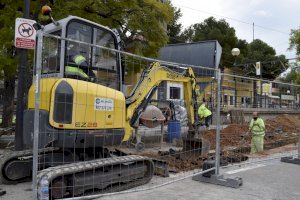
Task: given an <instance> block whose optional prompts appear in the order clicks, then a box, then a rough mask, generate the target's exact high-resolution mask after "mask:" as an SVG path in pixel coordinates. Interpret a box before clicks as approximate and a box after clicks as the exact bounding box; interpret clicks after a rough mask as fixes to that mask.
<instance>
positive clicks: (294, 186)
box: [99, 160, 300, 200]
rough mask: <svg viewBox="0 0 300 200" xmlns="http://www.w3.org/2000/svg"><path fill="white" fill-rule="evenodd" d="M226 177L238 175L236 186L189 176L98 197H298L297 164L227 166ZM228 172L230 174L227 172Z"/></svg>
mask: <svg viewBox="0 0 300 200" xmlns="http://www.w3.org/2000/svg"><path fill="white" fill-rule="evenodd" d="M224 172H225V175H227V177H236V176H238V177H242V178H243V181H244V184H243V186H242V187H241V188H239V189H233V188H227V187H222V186H216V185H211V184H204V183H200V182H196V181H193V180H191V179H190V178H189V179H186V180H184V181H180V182H177V183H174V184H171V185H167V186H164V187H161V188H157V189H154V190H149V191H144V192H136V193H131V194H122V195H114V196H108V197H102V198H99V199H101V200H121V199H130V200H155V199H160V200H161V199H164V200H185V199H186V200H199V199H201V200H202V199H203V200H220V199H222V200H256V199H257V200H261V199H264V200H299V199H300V166H298V165H293V164H286V163H281V162H279V161H278V160H277V161H268V162H266V163H260V164H249V165H246V166H243V167H241V168H239V167H237V168H235V169H233V168H228V169H226V170H225V171H224ZM229 174H230V175H229Z"/></svg>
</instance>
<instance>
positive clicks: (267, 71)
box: [241, 39, 287, 79]
mask: <svg viewBox="0 0 300 200" xmlns="http://www.w3.org/2000/svg"><path fill="white" fill-rule="evenodd" d="M258 61H259V62H261V66H262V77H263V78H267V79H275V78H276V77H277V76H278V75H280V74H281V73H282V72H284V71H285V70H286V66H285V65H286V64H287V60H286V58H285V56H284V55H279V56H276V51H275V49H274V48H273V47H271V46H269V45H268V44H267V43H265V42H263V41H262V40H259V39H256V40H254V41H253V42H251V43H250V44H248V49H247V54H246V56H245V57H244V58H243V59H242V60H241V63H251V64H250V65H249V67H248V68H246V70H247V71H249V72H250V73H249V74H250V75H255V68H254V67H253V66H251V65H253V64H254V63H255V62H258Z"/></svg>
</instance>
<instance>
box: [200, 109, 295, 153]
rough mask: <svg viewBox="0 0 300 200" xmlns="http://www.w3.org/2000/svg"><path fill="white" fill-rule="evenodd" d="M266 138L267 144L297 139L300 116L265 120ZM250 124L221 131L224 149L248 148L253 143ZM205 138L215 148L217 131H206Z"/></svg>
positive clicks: (281, 116)
mask: <svg viewBox="0 0 300 200" xmlns="http://www.w3.org/2000/svg"><path fill="white" fill-rule="evenodd" d="M265 126H266V136H265V143H274V142H278V141H284V140H287V139H288V138H290V137H295V133H300V116H296V115H286V114H285V115H280V116H277V117H275V118H273V119H268V120H265ZM248 129H249V125H248V124H230V125H228V126H227V127H226V128H224V129H223V130H221V146H222V147H228V146H231V147H239V146H247V145H250V143H251V134H249V135H247V133H248ZM203 136H204V138H206V139H208V140H209V141H210V143H211V149H214V148H215V143H216V132H215V130H209V131H206V132H205V133H204V134H203Z"/></svg>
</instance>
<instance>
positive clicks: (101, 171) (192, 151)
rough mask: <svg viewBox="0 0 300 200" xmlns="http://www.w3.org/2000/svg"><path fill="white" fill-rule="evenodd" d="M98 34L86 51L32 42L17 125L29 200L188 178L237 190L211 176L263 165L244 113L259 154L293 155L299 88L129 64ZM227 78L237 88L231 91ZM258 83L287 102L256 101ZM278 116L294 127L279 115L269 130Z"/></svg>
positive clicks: (51, 41) (160, 64)
mask: <svg viewBox="0 0 300 200" xmlns="http://www.w3.org/2000/svg"><path fill="white" fill-rule="evenodd" d="M99 34H100V35H99V37H98V36H97V37H96V38H95V40H96V41H97V42H96V43H95V44H89V43H87V42H85V41H87V40H88V39H87V38H85V37H88V36H87V35H82V36H78V34H77V35H76V34H75V35H71V36H70V37H68V39H67V38H63V37H60V36H58V35H53V34H52V35H50V34H46V33H43V32H41V31H39V33H38V43H37V46H38V47H37V51H36V72H35V73H36V74H35V81H34V83H35V84H34V85H33V86H32V88H31V90H30V94H29V109H28V110H26V111H25V116H24V119H25V122H26V123H25V124H24V128H26V129H27V131H26V132H27V133H28V134H30V137H29V136H28V137H27V141H26V142H25V143H26V145H27V148H28V149H30V148H33V172H32V174H33V179H32V180H33V197H34V198H35V199H36V198H39V199H49V198H50V199H63V198H71V199H89V198H96V197H101V196H104V195H112V194H116V193H128V192H137V191H143V190H150V189H154V188H157V187H161V186H164V185H167V184H171V183H173V182H176V181H181V180H183V179H186V178H190V177H193V179H194V180H197V181H203V182H211V183H217V184H223V185H226V186H231V187H239V186H241V184H242V180H241V179H238V178H237V179H224V178H223V177H222V176H221V172H220V168H221V167H222V166H226V165H230V164H235V163H240V162H245V161H247V162H249V161H251V162H252V161H253V162H254V161H255V159H254V158H255V156H264V155H265V154H264V152H265V151H263V152H262V153H259V154H258V153H256V152H255V154H250V151H251V140H253V133H252V131H251V130H249V121H250V120H251V119H252V112H253V111H257V112H258V115H259V117H261V118H262V119H263V120H264V122H265V129H264V132H265V134H264V136H263V138H264V145H263V147H264V150H268V149H274V148H276V147H281V146H284V147H283V148H286V149H283V150H284V151H287V150H289V151H290V150H293V149H294V148H295V149H296V146H295V145H293V144H294V143H295V142H297V141H298V137H297V133H299V128H300V127H297V126H298V125H299V124H300V123H299V121H297V120H299V112H300V111H299V110H298V109H299V93H300V92H299V89H300V87H299V85H294V84H287V83H280V82H272V81H269V82H268V81H267V80H262V79H256V78H249V77H245V76H242V75H239V76H233V75H229V74H225V73H222V72H221V70H220V69H215V68H204V67H201V66H190V65H185V64H180V63H172V62H167V61H161V60H157V59H151V58H146V57H142V56H138V55H134V54H131V53H128V52H124V51H120V50H119V49H116V48H115V43H114V42H113V39H112V38H111V39H110V38H109V37H111V36H109V35H101V34H103V33H99ZM89 37H92V36H91V35H90V36H89ZM70 38H73V39H70ZM83 38H85V39H83ZM104 39H105V40H104ZM90 40H91V38H90ZM63 47H67V48H66V49H67V50H66V51H64V52H63V53H61V51H62V49H63ZM228 77H230V78H233V80H235V81H238V80H239V79H241V80H243V81H239V82H238V83H235V84H236V87H235V88H234V89H232V87H231V86H226V85H225V84H229V83H230V80H227V79H228ZM240 82H241V85H243V84H246V85H247V84H250V85H252V86H253V87H255V88H254V89H253V87H252V89H251V87H248V86H247V87H238V84H240ZM258 82H260V83H261V84H262V83H263V84H271V85H274V84H276V85H277V86H278V87H279V88H285V89H288V90H289V91H290V92H288V90H286V94H283V93H281V94H280V97H279V100H278V98H277V97H274V95H273V90H272V89H271V92H270V91H269V93H267V92H263V90H260V93H259V92H257V90H258V89H257V88H259V87H260V86H259V84H257V83H258ZM233 83H234V81H233ZM255 83H256V84H255ZM265 87H267V86H265ZM245 88H248V91H247V92H246V93H245V91H244V90H246V89H245ZM249 88H250V89H249ZM232 91H234V92H233V93H232ZM280 91H283V89H280ZM229 92H231V93H229ZM248 95H249V96H251V95H252V98H248ZM284 95H285V96H284ZM292 97H293V98H292ZM273 100H274V101H273ZM204 101H205V102H204ZM203 103H204V104H205V107H207V108H208V109H209V110H210V111H211V112H212V115H210V116H209V117H207V119H206V120H205V118H201V117H200V116H199V115H198V109H199V107H200V106H201V105H202V104H203ZM270 108H272V109H273V110H272V112H271V113H270ZM279 111H280V112H286V113H292V114H293V113H295V117H292V116H291V115H290V116H287V115H284V114H280V115H278V117H277V119H276V120H277V121H276V122H275V121H274V119H273V118H272V117H271V116H273V114H274V113H275V112H277V113H280V112H279ZM297 113H298V115H297ZM275 114H276V113H275ZM269 117H270V118H269ZM272 120H273V121H272ZM278 120H279V121H280V120H281V121H282V124H280V123H278ZM291 123H292V125H291ZM293 127H295V128H293ZM297 128H298V129H297ZM32 142H33V146H32ZM286 145H287V146H286ZM276 153H277V152H276ZM278 153H280V152H278ZM253 155H255V156H253ZM251 156H252V157H251ZM212 178H214V179H213V180H212Z"/></svg>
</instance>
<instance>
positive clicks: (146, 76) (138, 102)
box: [123, 62, 197, 141]
mask: <svg viewBox="0 0 300 200" xmlns="http://www.w3.org/2000/svg"><path fill="white" fill-rule="evenodd" d="M181 70H182V72H177V71H175V70H172V69H170V68H169V67H166V66H161V65H160V63H158V62H155V63H153V64H152V65H151V66H150V67H149V68H148V69H145V70H144V71H143V73H142V76H141V80H140V81H139V82H138V84H137V85H136V87H135V88H134V90H133V91H132V93H131V95H130V96H129V97H128V98H127V99H126V104H127V113H126V130H125V137H124V139H123V140H124V141H127V140H128V139H129V138H130V136H131V133H132V127H133V126H134V124H135V123H137V122H138V119H139V117H140V115H141V113H142V112H143V111H144V109H145V108H146V106H147V104H148V103H149V101H150V100H151V98H152V96H153V94H154V93H155V91H156V89H157V87H158V86H159V84H160V83H161V82H162V81H172V82H179V83H183V87H184V100H185V103H186V108H187V113H188V118H189V122H190V123H191V124H194V122H195V117H197V115H196V114H195V109H196V108H197V104H196V99H197V98H196V92H195V87H196V79H195V75H194V72H193V70H192V68H181Z"/></svg>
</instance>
